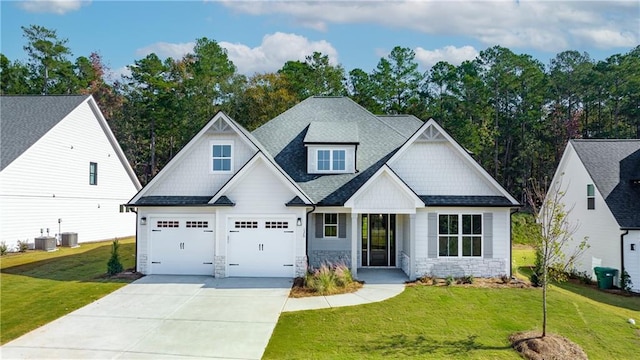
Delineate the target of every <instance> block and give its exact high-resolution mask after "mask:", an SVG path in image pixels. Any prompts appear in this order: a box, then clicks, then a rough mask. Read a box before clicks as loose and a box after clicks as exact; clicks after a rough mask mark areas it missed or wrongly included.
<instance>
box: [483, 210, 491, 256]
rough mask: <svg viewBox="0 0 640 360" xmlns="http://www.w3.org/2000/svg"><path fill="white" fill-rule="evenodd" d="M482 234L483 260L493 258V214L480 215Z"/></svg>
mask: <svg viewBox="0 0 640 360" xmlns="http://www.w3.org/2000/svg"><path fill="white" fill-rule="evenodd" d="M482 232H483V233H484V244H483V247H484V258H485V259H492V258H493V213H483V214H482Z"/></svg>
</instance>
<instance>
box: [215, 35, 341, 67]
mask: <svg viewBox="0 0 640 360" xmlns="http://www.w3.org/2000/svg"><path fill="white" fill-rule="evenodd" d="M218 44H219V45H220V46H221V47H223V48H225V49H226V50H227V54H228V56H229V59H230V60H231V61H233V63H234V64H235V65H236V67H237V68H238V72H240V73H241V74H245V75H253V74H254V73H262V72H275V71H277V70H279V69H280V68H281V67H282V66H283V65H284V64H285V63H286V62H287V61H290V60H293V61H295V60H300V61H303V60H304V59H305V57H306V56H309V55H311V54H313V52H314V51H317V52H320V53H322V54H323V55H327V56H328V57H329V62H330V63H331V64H333V65H337V64H338V52H337V51H336V49H335V48H334V47H333V46H332V45H331V44H330V43H328V42H326V41H324V40H321V41H311V40H309V39H307V38H305V37H303V36H300V35H296V34H285V33H281V32H276V33H274V34H269V35H265V36H264V37H263V38H262V43H261V44H260V45H259V46H257V47H254V48H250V47H248V46H247V45H244V44H237V43H236V44H232V43H229V42H224V41H221V42H219V43H218Z"/></svg>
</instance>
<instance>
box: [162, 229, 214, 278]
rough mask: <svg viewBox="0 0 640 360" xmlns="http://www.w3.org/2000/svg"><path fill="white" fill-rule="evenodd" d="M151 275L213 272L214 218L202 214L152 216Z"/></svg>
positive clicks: (210, 273)
mask: <svg viewBox="0 0 640 360" xmlns="http://www.w3.org/2000/svg"><path fill="white" fill-rule="evenodd" d="M150 221H151V224H150V225H151V236H150V255H151V256H150V258H151V271H150V273H151V274H176V275H213V251H214V232H213V220H212V219H210V218H208V217H203V216H163V217H152V218H151V219H150Z"/></svg>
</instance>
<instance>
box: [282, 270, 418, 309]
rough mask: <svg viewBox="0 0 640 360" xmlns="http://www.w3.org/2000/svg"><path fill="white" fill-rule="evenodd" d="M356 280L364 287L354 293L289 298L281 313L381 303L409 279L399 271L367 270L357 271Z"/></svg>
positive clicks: (396, 292)
mask: <svg viewBox="0 0 640 360" xmlns="http://www.w3.org/2000/svg"><path fill="white" fill-rule="evenodd" d="M358 280H362V281H364V286H363V287H362V289H360V290H358V291H356V292H354V293H350V294H340V295H330V296H310V297H305V298H289V299H287V302H286V303H285V305H284V309H283V310H282V311H283V312H289V311H300V310H315V309H326V308H334V307H341V306H353V305H362V304H368V303H372V302H378V301H383V300H386V299H389V298H392V297H394V296H397V295H398V294H400V293H401V292H402V291H404V287H405V286H404V283H405V281H407V280H409V279H408V278H407V276H406V275H405V274H404V273H403V272H402V270H400V269H370V268H369V269H358Z"/></svg>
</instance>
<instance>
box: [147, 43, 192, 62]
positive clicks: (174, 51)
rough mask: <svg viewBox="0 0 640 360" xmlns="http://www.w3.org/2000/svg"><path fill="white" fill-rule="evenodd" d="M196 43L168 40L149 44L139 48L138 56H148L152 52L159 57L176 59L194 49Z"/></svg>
mask: <svg viewBox="0 0 640 360" xmlns="http://www.w3.org/2000/svg"><path fill="white" fill-rule="evenodd" d="M195 45H196V43H195V42H186V43H177V44H175V43H168V42H162V41H161V42H157V43H155V44H151V45H147V46H145V47H142V48H139V49H137V50H136V55H138V56H147V55H149V54H151V53H155V54H156V55H158V57H159V58H161V59H164V58H168V57H170V58H173V59H176V60H179V59H181V58H182V57H183V56H184V55H186V54H188V53H190V52H192V51H193V47H194V46H195Z"/></svg>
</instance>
